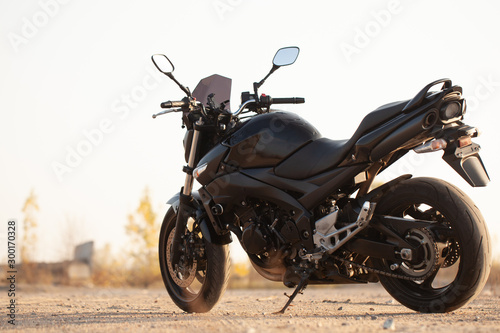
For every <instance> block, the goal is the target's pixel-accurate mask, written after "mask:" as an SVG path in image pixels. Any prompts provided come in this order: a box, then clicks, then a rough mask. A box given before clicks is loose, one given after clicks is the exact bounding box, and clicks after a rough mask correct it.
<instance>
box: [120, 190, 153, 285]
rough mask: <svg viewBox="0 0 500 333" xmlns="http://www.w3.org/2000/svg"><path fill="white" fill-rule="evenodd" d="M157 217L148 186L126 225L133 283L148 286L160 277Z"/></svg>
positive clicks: (131, 282) (131, 280)
mask: <svg viewBox="0 0 500 333" xmlns="http://www.w3.org/2000/svg"><path fill="white" fill-rule="evenodd" d="M156 217H157V214H156V213H155V212H154V210H153V207H152V204H151V199H150V196H149V190H148V188H146V189H145V190H144V194H143V196H142V198H141V199H140V201H139V206H138V207H137V209H136V210H135V212H134V213H132V214H129V216H128V224H127V225H126V226H125V230H126V232H127V234H128V235H129V237H130V243H131V246H130V251H129V255H130V257H131V258H132V260H131V264H132V269H131V274H130V276H129V278H130V281H128V282H129V283H130V284H132V285H143V286H148V285H149V284H151V283H153V282H154V281H155V280H158V279H159V278H160V271H159V267H158V250H157V247H158V232H159V224H158V223H157V219H156Z"/></svg>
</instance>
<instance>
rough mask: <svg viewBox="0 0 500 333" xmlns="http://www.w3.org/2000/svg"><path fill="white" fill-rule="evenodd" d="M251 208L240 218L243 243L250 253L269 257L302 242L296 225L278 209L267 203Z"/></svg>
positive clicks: (260, 203) (253, 205)
mask: <svg viewBox="0 0 500 333" xmlns="http://www.w3.org/2000/svg"><path fill="white" fill-rule="evenodd" d="M249 206H250V207H249V208H250V209H249V210H247V211H246V212H245V213H244V214H243V215H241V216H240V223H241V222H243V223H241V224H242V229H243V232H242V237H241V243H242V246H243V248H244V249H245V250H246V251H247V252H248V253H250V254H255V255H259V256H266V257H267V256H269V255H271V254H272V253H277V252H278V250H284V249H285V248H287V247H289V246H290V245H291V244H293V243H295V242H296V241H298V240H300V236H299V231H298V229H297V227H296V225H295V223H293V222H292V221H290V220H289V219H288V216H287V214H285V213H284V212H283V211H282V210H280V209H279V208H278V207H276V206H274V205H272V204H270V203H267V202H257V203H252V204H251V205H249Z"/></svg>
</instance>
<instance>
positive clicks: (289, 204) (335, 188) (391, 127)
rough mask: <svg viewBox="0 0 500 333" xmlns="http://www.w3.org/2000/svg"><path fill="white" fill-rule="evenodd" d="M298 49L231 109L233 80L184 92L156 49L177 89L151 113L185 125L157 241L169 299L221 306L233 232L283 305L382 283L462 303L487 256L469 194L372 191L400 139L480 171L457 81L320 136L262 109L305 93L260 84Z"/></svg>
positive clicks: (481, 279)
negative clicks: (343, 134)
mask: <svg viewBox="0 0 500 333" xmlns="http://www.w3.org/2000/svg"><path fill="white" fill-rule="evenodd" d="M298 54H299V49H298V48H297V47H287V48H282V49H280V50H279V51H278V52H277V53H276V55H275V57H274V60H273V67H272V69H271V71H270V72H269V74H267V76H266V77H265V78H264V79H263V80H261V81H260V82H256V83H254V84H253V91H252V92H243V93H242V94H241V105H240V107H239V108H238V109H237V110H236V111H234V112H231V111H230V110H229V109H228V102H229V96H230V90H231V80H230V79H228V78H225V77H222V76H219V75H212V76H210V77H207V78H205V79H203V80H201V81H200V83H199V84H198V86H197V87H196V89H195V90H194V91H193V92H192V93H191V91H190V90H189V88H187V87H185V86H183V85H182V84H180V83H179V82H178V81H177V80H176V79H175V78H174V76H173V75H172V72H173V70H174V66H173V65H172V63H171V61H170V60H169V59H168V58H167V57H166V56H164V55H158V54H157V55H153V56H152V59H153V62H154V64H155V66H156V67H157V68H158V70H160V71H161V72H162V73H163V74H165V75H167V76H168V77H169V78H170V79H172V80H173V81H174V82H175V83H177V85H178V86H179V87H180V88H181V89H182V91H184V93H185V94H186V97H184V98H183V99H182V100H180V101H168V102H164V103H161V107H162V108H165V109H167V110H164V111H162V112H160V113H157V114H155V115H153V118H155V117H157V116H159V115H162V114H166V113H170V112H181V113H182V120H183V126H185V128H186V135H185V137H184V148H185V159H186V162H187V165H186V166H184V168H183V171H184V172H185V173H186V180H185V183H184V187H182V188H181V191H180V193H178V194H176V195H175V196H174V197H173V198H172V199H170V200H169V201H168V204H170V205H171V207H170V209H169V210H168V212H167V214H166V216H165V219H164V221H163V224H162V227H161V232H160V240H159V258H160V268H161V273H162V276H163V281H164V283H165V286H166V288H167V290H168V292H169V294H170V296H171V298H172V300H173V301H174V302H175V303H176V304H177V305H178V306H179V307H180V308H181V309H183V310H184V311H187V312H206V311H209V310H210V309H211V308H212V307H213V306H214V305H215V304H216V303H217V301H218V300H219V298H220V297H221V295H222V293H223V292H224V290H225V288H226V285H227V281H228V276H229V256H228V244H229V243H230V242H231V240H232V238H231V233H233V234H234V235H235V236H236V237H237V238H238V240H239V241H240V243H241V245H242V247H243V248H244V249H245V251H246V252H247V253H248V256H249V258H250V261H251V263H252V265H253V267H254V268H255V269H256V270H257V272H259V273H260V275H262V276H263V277H265V278H266V279H269V280H272V281H282V282H283V283H284V285H285V286H287V287H295V291H294V292H293V294H292V295H291V296H289V300H288V302H287V303H286V305H285V306H284V307H283V309H282V310H281V311H279V312H280V313H283V312H284V311H285V309H286V308H287V307H288V305H289V304H290V303H291V302H292V300H293V299H294V297H295V296H296V295H297V293H299V292H301V291H302V290H303V289H304V288H305V287H306V286H307V285H308V284H344V283H368V282H379V281H380V282H381V283H382V285H383V286H384V288H385V289H386V290H387V291H388V292H389V294H391V295H392V296H393V297H394V298H395V299H396V300H397V301H399V302H400V303H401V304H403V305H405V306H407V307H408V308H411V309H413V310H416V311H420V312H448V311H453V310H455V309H457V308H459V307H461V306H463V305H465V304H467V303H468V302H470V301H471V300H472V299H473V298H474V296H476V295H477V294H478V293H479V292H480V291H481V289H482V288H483V286H484V284H485V282H486V280H487V278H488V275H489V271H490V267H491V248H490V239H489V236H488V231H487V228H486V225H485V222H484V219H483V217H482V215H481V212H480V211H479V209H478V208H477V207H476V206H475V204H474V203H473V202H472V200H471V199H470V198H469V197H468V196H467V195H466V194H465V193H464V192H463V191H461V190H460V189H458V188H457V187H456V186H454V185H452V184H449V183H447V182H445V181H443V180H440V179H435V178H412V176H411V175H403V176H400V177H398V178H396V179H394V180H392V181H389V182H387V183H385V184H383V185H381V186H378V187H376V188H372V187H373V186H372V185H373V184H374V179H375V177H376V175H377V174H379V173H380V172H382V171H384V170H385V169H386V168H388V167H389V166H391V165H392V164H393V163H394V162H396V161H397V160H398V159H400V158H401V157H403V156H404V155H405V154H406V153H408V152H409V151H410V150H413V151H415V152H417V153H427V152H434V151H439V150H443V151H444V154H443V159H444V160H445V161H446V162H447V163H448V164H449V165H450V166H451V167H452V168H453V169H454V170H455V171H456V172H458V173H459V174H460V175H461V176H462V177H463V178H464V179H465V180H466V181H467V182H468V183H469V184H470V185H471V186H485V185H486V184H487V183H488V182H489V177H488V174H487V172H486V170H485V168H484V165H483V163H482V161H481V158H480V157H479V154H478V152H479V149H480V147H479V146H478V145H477V144H475V143H473V142H472V140H471V139H472V138H474V137H477V136H478V134H479V133H478V130H477V129H476V128H474V127H471V126H468V125H466V124H464V123H463V122H462V119H463V116H464V114H465V110H466V103H465V100H464V99H463V97H462V88H461V87H459V86H453V85H452V83H451V80H449V79H442V80H437V81H434V82H432V83H430V84H428V85H427V86H425V87H424V88H423V89H422V90H421V91H420V92H419V93H418V94H417V95H416V96H415V97H413V98H412V99H410V100H406V101H401V102H394V103H390V104H387V105H384V106H381V107H379V108H378V109H376V110H375V111H373V112H370V113H369V114H368V115H366V117H365V118H364V119H363V120H362V121H361V123H360V125H359V127H358V129H357V130H356V131H355V133H354V134H353V135H352V137H351V138H350V139H348V140H330V139H327V138H324V137H322V136H321V134H320V133H319V132H318V130H317V129H316V128H314V127H313V126H312V125H311V124H310V123H308V122H307V121H306V120H304V119H303V118H301V117H299V116H298V115H296V114H293V113H289V112H282V111H274V110H271V106H272V105H274V104H290V103H304V98H300V97H291V98H273V97H271V96H269V95H265V94H262V95H259V92H258V89H259V88H260V87H261V85H262V84H263V83H264V81H265V80H266V79H267V78H268V77H269V76H270V75H271V74H272V73H273V72H274V71H276V70H277V69H278V68H280V67H282V66H287V65H291V64H292V63H294V62H295V60H296V59H297V56H298ZM435 86H436V87H437V90H436V91H435V90H433V89H432V88H433V87H435ZM194 179H196V180H197V181H198V182H199V183H200V184H201V187H200V188H199V190H198V191H193V181H194Z"/></svg>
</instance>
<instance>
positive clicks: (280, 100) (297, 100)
mask: <svg viewBox="0 0 500 333" xmlns="http://www.w3.org/2000/svg"><path fill="white" fill-rule="evenodd" d="M305 102H306V100H305V98H303V97H282V98H273V99H272V102H271V103H272V104H302V103H305Z"/></svg>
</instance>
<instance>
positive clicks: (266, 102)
mask: <svg viewBox="0 0 500 333" xmlns="http://www.w3.org/2000/svg"><path fill="white" fill-rule="evenodd" d="M305 101H306V100H305V98H303V97H281V98H272V97H271V96H266V95H262V96H260V100H258V99H257V98H252V99H248V100H246V101H245V102H243V104H241V105H240V107H239V108H238V110H236V111H235V112H233V116H238V115H239V114H240V113H241V112H243V110H244V109H245V108H246V107H247V106H248V105H250V104H253V103H259V104H260V105H262V106H267V107H269V106H270V105H271V104H302V103H305ZM189 104H190V101H189V99H188V98H184V99H183V100H181V101H166V102H163V103H161V104H160V106H161V108H162V109H172V108H182V107H185V106H189ZM196 104H197V105H198V106H201V108H202V112H203V114H204V115H206V112H205V108H204V107H203V104H202V103H201V102H199V101H196ZM178 111H180V110H172V111H167V112H165V111H162V112H160V113H158V114H156V115H154V116H153V118H156V116H158V115H161V114H165V113H169V112H178Z"/></svg>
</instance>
